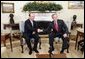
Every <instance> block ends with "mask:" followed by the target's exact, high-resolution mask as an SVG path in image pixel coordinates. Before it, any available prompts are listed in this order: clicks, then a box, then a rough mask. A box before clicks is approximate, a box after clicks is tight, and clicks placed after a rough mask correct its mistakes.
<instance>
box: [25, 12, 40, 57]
mask: <svg viewBox="0 0 85 59" xmlns="http://www.w3.org/2000/svg"><path fill="white" fill-rule="evenodd" d="M34 18H35V15H34V14H33V13H30V14H29V19H27V20H26V21H25V26H24V34H25V37H26V39H25V40H26V43H27V46H28V48H29V50H30V51H29V54H30V55H31V54H32V50H33V51H35V52H36V53H39V51H38V50H37V44H38V40H39V36H38V33H37V24H36V22H35V21H34ZM31 38H34V39H35V40H34V47H33V49H32V46H31V43H30V40H31Z"/></svg>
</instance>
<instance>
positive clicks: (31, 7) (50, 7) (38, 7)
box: [23, 2, 63, 12]
mask: <svg viewBox="0 0 85 59" xmlns="http://www.w3.org/2000/svg"><path fill="white" fill-rule="evenodd" d="M61 9H63V7H62V6H61V5H60V4H55V3H38V2H30V3H27V4H25V5H24V6H23V11H25V12H26V11H29V12H30V11H39V12H46V11H49V12H51V11H60V10H61Z"/></svg>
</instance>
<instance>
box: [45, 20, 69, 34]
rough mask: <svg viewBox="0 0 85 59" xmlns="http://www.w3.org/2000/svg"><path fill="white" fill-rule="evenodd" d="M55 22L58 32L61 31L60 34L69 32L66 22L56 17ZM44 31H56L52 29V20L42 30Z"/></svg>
mask: <svg viewBox="0 0 85 59" xmlns="http://www.w3.org/2000/svg"><path fill="white" fill-rule="evenodd" d="M57 22H58V26H59V32H60V33H62V34H64V33H69V32H68V28H67V26H66V24H65V23H64V21H63V20H60V19H58V20H57ZM52 29H53V31H51V30H52ZM46 31H51V32H54V33H56V32H57V31H56V30H55V29H54V21H52V22H51V23H50V24H49V26H48V28H47V29H45V30H44V32H46Z"/></svg>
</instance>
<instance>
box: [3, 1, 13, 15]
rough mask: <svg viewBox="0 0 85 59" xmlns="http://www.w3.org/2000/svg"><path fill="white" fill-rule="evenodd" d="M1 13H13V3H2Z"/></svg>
mask: <svg viewBox="0 0 85 59" xmlns="http://www.w3.org/2000/svg"><path fill="white" fill-rule="evenodd" d="M1 4H2V13H14V3H4V2H2V3H1Z"/></svg>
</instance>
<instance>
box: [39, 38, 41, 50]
mask: <svg viewBox="0 0 85 59" xmlns="http://www.w3.org/2000/svg"><path fill="white" fill-rule="evenodd" d="M39 49H41V39H39Z"/></svg>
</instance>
